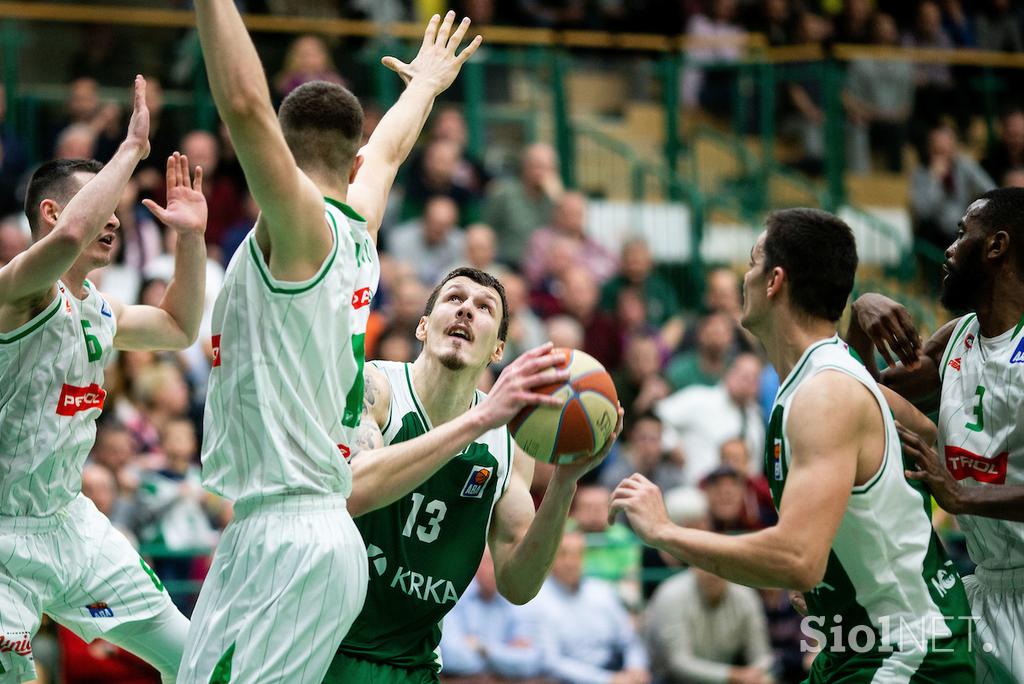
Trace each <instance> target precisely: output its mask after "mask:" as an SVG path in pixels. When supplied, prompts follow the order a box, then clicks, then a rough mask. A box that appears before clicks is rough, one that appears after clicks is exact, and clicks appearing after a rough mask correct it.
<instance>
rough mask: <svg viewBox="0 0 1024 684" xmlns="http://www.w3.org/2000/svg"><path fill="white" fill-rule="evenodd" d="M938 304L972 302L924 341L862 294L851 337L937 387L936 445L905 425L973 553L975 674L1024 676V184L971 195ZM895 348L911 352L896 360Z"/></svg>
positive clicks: (908, 387)
mask: <svg viewBox="0 0 1024 684" xmlns="http://www.w3.org/2000/svg"><path fill="white" fill-rule="evenodd" d="M945 271H946V276H945V277H944V278H943V281H942V304H943V305H944V306H945V307H946V308H947V309H949V310H951V311H968V312H970V313H968V314H967V315H965V316H963V317H961V318H956V319H954V320H952V321H950V322H949V323H947V324H946V325H945V326H943V327H942V328H940V329H939V330H938V331H937V332H936V333H935V335H933V336H932V338H931V339H929V340H928V341H927V342H925V344H924V345H923V347H922V346H921V345H920V344H919V343H918V336H917V332H916V331H915V330H914V327H913V324H912V322H911V319H910V316H909V315H908V314H907V312H906V310H905V309H904V308H903V307H901V306H900V305H898V304H896V303H895V302H893V301H891V300H889V299H886V298H884V297H882V296H880V295H865V296H863V297H861V298H860V299H858V300H857V301H856V302H855V303H854V314H855V315H854V317H853V318H852V320H851V326H850V334H849V338H850V341H851V344H856V345H857V346H859V351H861V352H862V355H863V356H864V358H865V359H867V360H869V363H870V362H873V359H874V353H873V350H872V349H871V346H872V344H874V345H876V346H877V348H878V349H879V350H880V351H882V353H883V355H884V356H885V357H886V358H887V360H888V361H889V362H890V367H889V368H887V369H886V371H885V372H883V373H882V374H881V379H882V382H885V383H887V384H888V385H889V386H890V387H892V388H893V389H895V390H897V391H898V392H900V393H902V394H904V396H906V397H907V398H908V399H911V400H913V401H915V402H918V401H922V400H924V401H925V403H926V404H927V403H928V401H927V400H928V399H931V400H932V401H931V404H932V405H934V398H936V397H937V398H938V400H939V401H938V411H939V421H938V428H939V432H938V446H939V452H938V454H936V453H935V451H933V450H932V448H931V445H930V443H925V442H923V441H922V440H920V439H917V438H915V437H914V436H912V435H908V434H903V435H901V437H903V439H904V448H905V449H906V451H907V453H908V454H910V455H912V456H913V457H914V458H915V461H916V463H917V466H918V468H919V470H914V471H911V472H908V476H909V477H912V478H916V479H920V480H923V481H924V482H925V483H926V484H927V485H928V487H929V489H930V490H931V492H932V494H933V495H934V496H935V500H936V501H937V502H938V503H939V505H940V506H942V508H943V509H945V510H946V511H948V512H950V513H953V514H955V515H956V516H957V520H958V522H959V523H960V527H961V529H962V530H963V532H964V535H965V537H966V538H967V550H968V552H969V553H970V556H971V560H973V561H974V562H975V563H976V564H977V569H976V570H975V573H974V574H973V575H970V576H968V577H966V578H965V579H964V584H965V586H966V588H967V594H968V597H969V598H970V601H971V609H972V611H973V613H974V615H976V616H977V618H978V625H977V627H978V637H977V640H978V643H979V644H981V647H980V648H978V649H977V650H976V655H977V657H978V682H980V683H983V684H1001V683H1002V682H1020V681H1024V379H1022V378H1021V377H1020V374H1021V371H1024V190H1021V189H1019V188H1002V189H999V190H993V191H991V192H988V193H985V194H984V195H982V196H981V198H979V199H978V200H977V201H975V202H974V203H973V204H971V206H970V207H968V208H967V211H966V212H965V213H964V216H963V218H962V219H961V220H960V224H959V226H958V228H957V235H956V239H955V240H954V242H953V244H952V245H950V247H949V249H947V250H946V263H945ZM890 348H891V350H892V352H895V353H896V355H897V356H898V357H899V358H901V359H902V360H903V361H904V364H903V365H895V364H894V363H893V358H892V353H890Z"/></svg>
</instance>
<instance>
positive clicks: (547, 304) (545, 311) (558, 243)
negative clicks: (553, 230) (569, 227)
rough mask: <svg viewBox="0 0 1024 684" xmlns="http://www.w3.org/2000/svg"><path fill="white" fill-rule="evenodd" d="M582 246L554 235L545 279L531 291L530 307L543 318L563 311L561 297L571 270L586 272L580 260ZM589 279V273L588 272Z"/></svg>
mask: <svg viewBox="0 0 1024 684" xmlns="http://www.w3.org/2000/svg"><path fill="white" fill-rule="evenodd" d="M579 248H580V245H579V243H578V242H576V241H575V240H572V239H571V238H568V237H566V236H564V235H554V236H552V238H551V244H550V245H549V247H548V250H547V252H546V253H545V254H543V255H541V258H542V259H543V260H544V262H543V263H544V266H543V269H544V273H545V275H544V277H543V278H542V279H541V280H540V281H539V282H537V283H535V284H534V285H533V287H532V288H531V289H530V306H531V307H532V308H533V310H534V311H536V312H537V314H538V315H539V316H541V317H542V318H547V317H549V316H551V315H553V314H555V313H558V312H560V311H561V310H562V306H561V301H560V300H561V297H562V290H563V287H564V281H565V276H566V274H568V272H569V271H570V270H571V269H574V268H578V269H583V270H586V267H585V266H581V265H580V261H581V260H580V259H579V258H578V254H579ZM588 277H589V272H588Z"/></svg>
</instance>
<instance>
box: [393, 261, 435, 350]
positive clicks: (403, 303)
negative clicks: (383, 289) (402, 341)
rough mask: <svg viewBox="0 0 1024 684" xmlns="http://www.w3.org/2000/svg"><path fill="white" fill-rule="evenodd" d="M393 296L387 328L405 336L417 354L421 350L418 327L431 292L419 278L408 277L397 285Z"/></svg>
mask: <svg viewBox="0 0 1024 684" xmlns="http://www.w3.org/2000/svg"><path fill="white" fill-rule="evenodd" d="M391 294H392V296H391V301H390V302H389V306H388V311H387V313H388V316H387V324H386V326H385V327H386V328H387V329H390V330H391V331H392V332H393V334H397V335H405V337H406V338H407V339H408V340H409V344H410V345H411V347H412V349H413V353H414V354H415V353H416V352H418V351H419V348H420V343H419V340H417V339H416V326H417V325H419V322H420V318H422V316H423V310H424V309H425V308H426V306H427V298H428V297H429V296H430V290H428V289H427V288H426V286H425V285H423V283H421V282H420V280H419V278H415V277H409V276H406V277H403V278H401V279H400V280H399V281H398V282H397V283H396V284H395V286H394V291H393V292H392V293H391Z"/></svg>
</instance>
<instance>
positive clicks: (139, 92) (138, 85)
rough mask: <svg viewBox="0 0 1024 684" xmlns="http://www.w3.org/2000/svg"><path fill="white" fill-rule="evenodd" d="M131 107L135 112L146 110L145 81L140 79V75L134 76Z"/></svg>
mask: <svg viewBox="0 0 1024 684" xmlns="http://www.w3.org/2000/svg"><path fill="white" fill-rule="evenodd" d="M132 107H133V109H134V110H135V111H136V112H141V111H142V110H143V109H145V108H146V79H145V78H143V77H142V74H138V75H136V76H135V98H134V101H133V102H132Z"/></svg>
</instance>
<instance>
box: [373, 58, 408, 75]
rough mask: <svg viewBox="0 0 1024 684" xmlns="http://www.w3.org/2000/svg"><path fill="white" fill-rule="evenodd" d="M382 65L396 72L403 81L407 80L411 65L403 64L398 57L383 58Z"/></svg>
mask: <svg viewBox="0 0 1024 684" xmlns="http://www.w3.org/2000/svg"><path fill="white" fill-rule="evenodd" d="M380 63H381V64H383V65H384V66H386V67H387V68H388V69H391V70H392V71H394V72H395V73H396V74H398V75H399V76H401V77H402V78H403V79H405V78H406V69H408V68H409V65H408V64H406V63H405V62H403V61H402V60H400V59H398V58H397V57H383V58H382V59H381V60H380Z"/></svg>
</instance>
